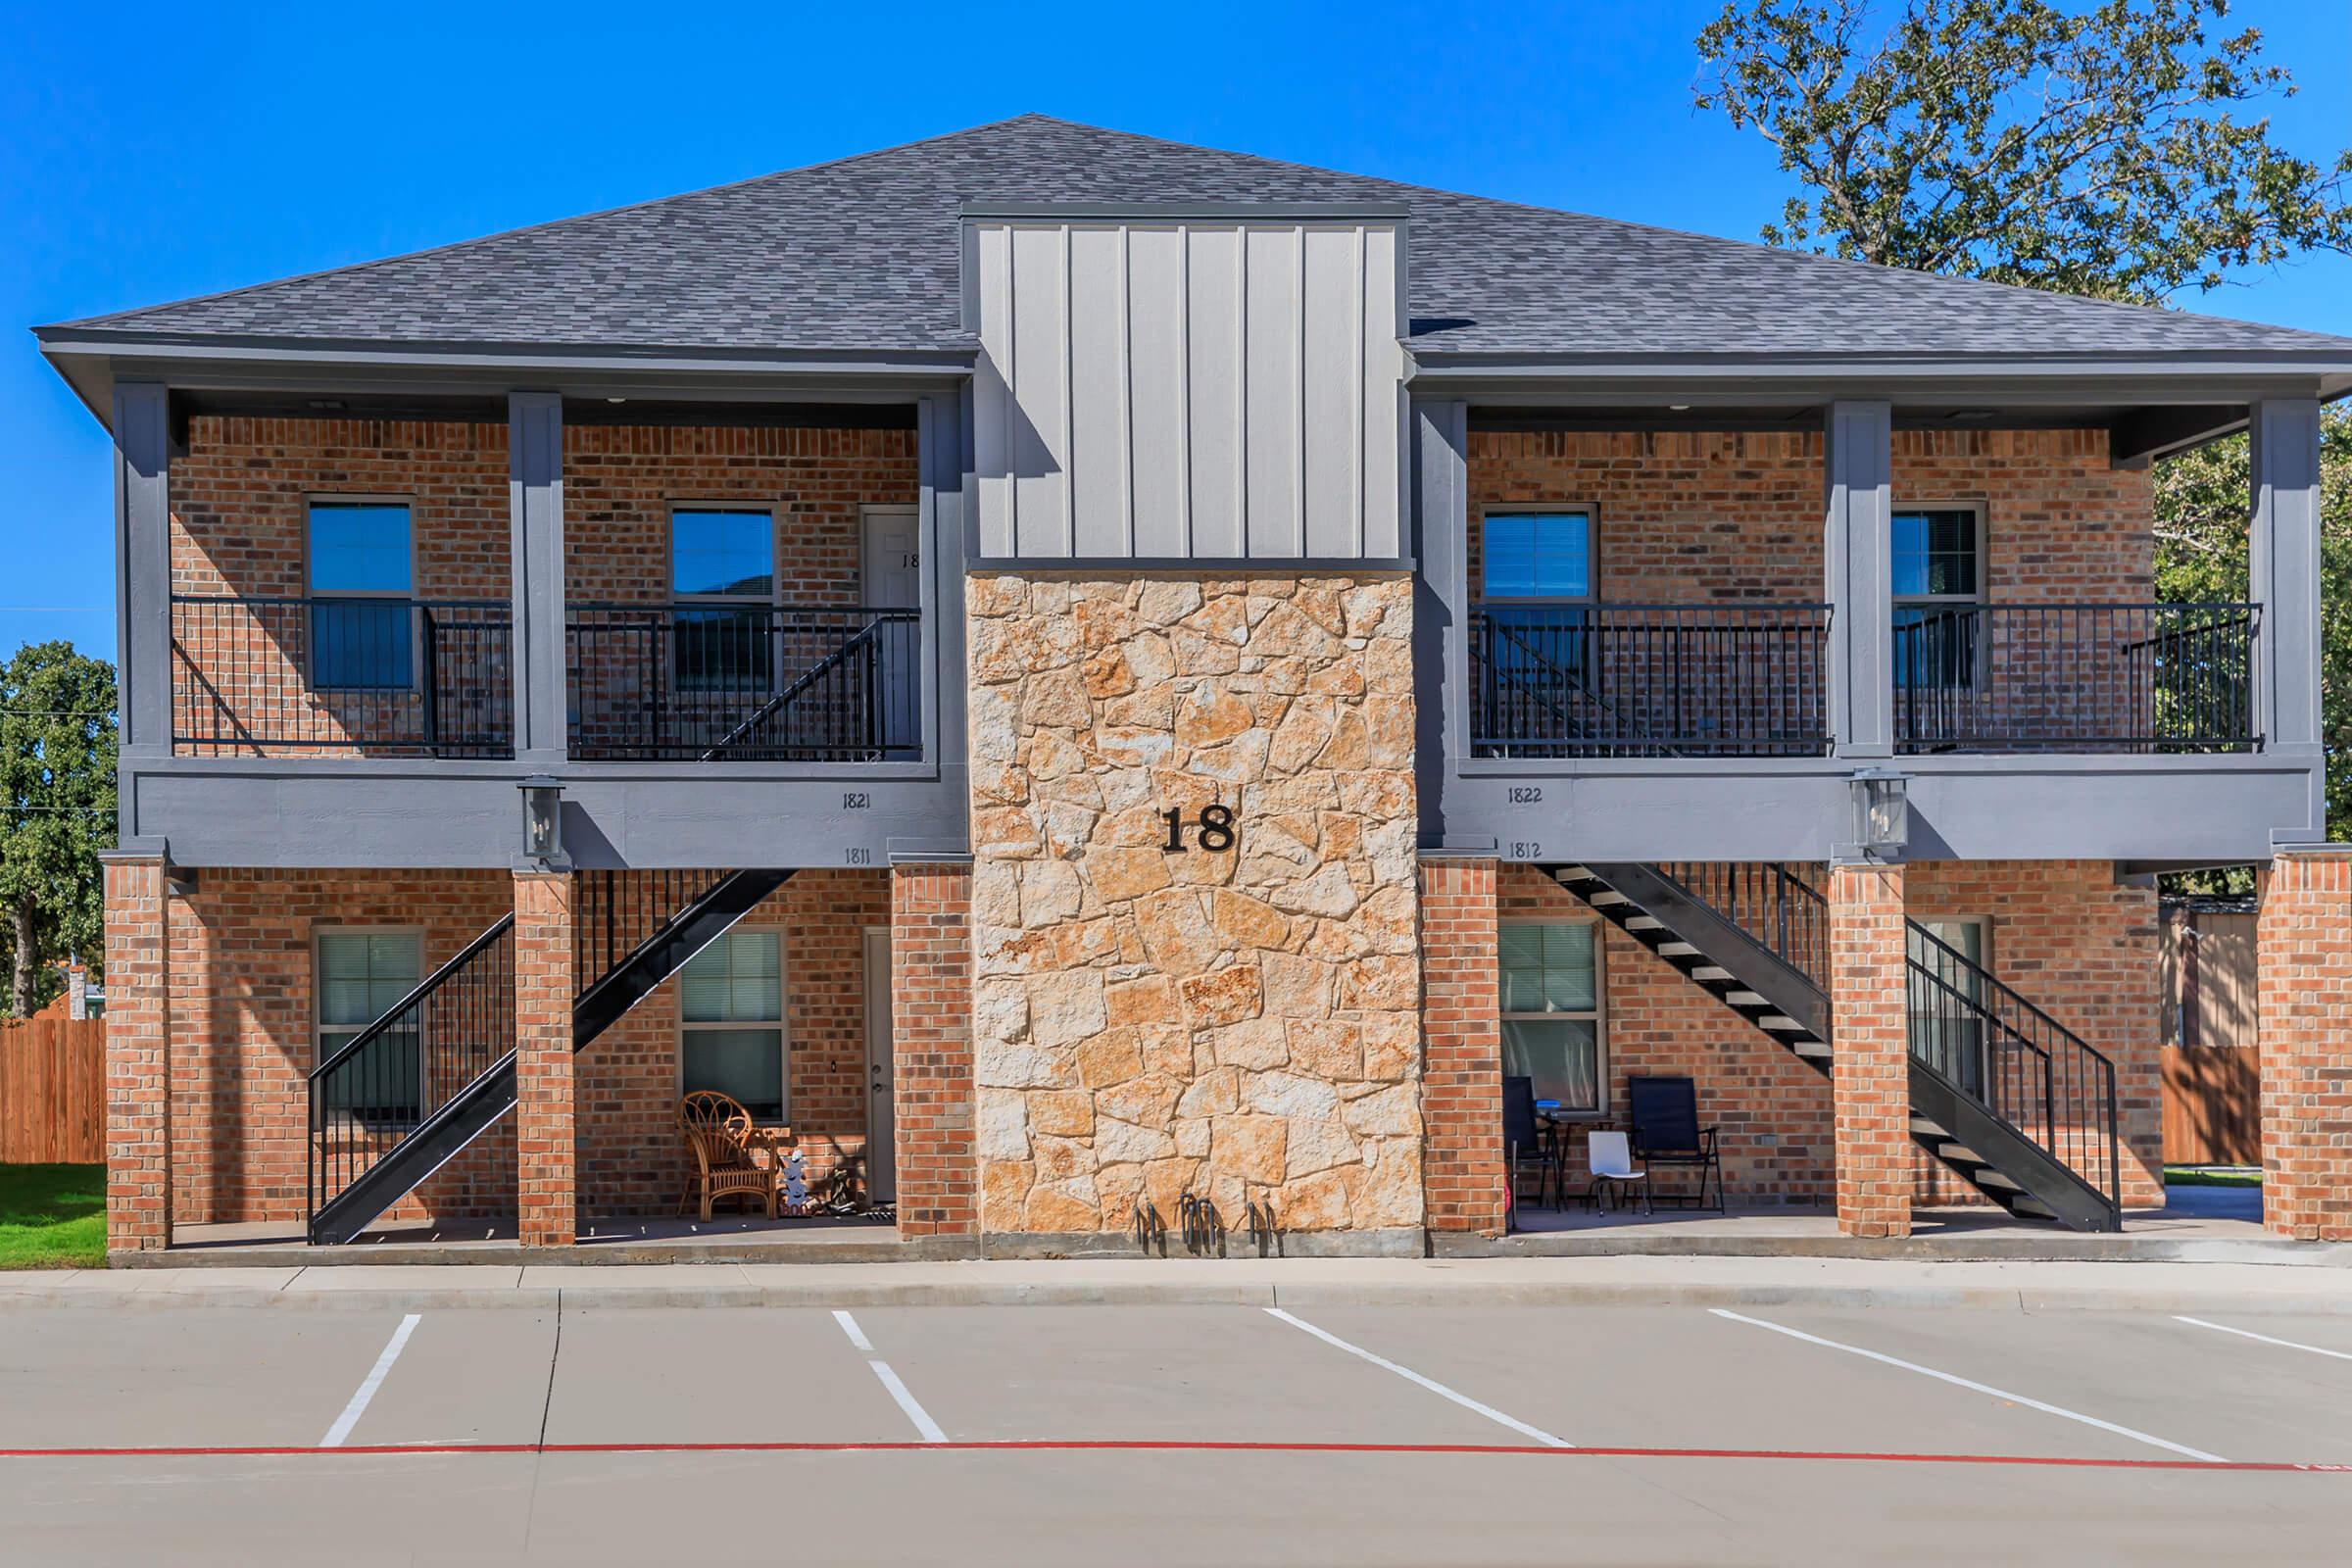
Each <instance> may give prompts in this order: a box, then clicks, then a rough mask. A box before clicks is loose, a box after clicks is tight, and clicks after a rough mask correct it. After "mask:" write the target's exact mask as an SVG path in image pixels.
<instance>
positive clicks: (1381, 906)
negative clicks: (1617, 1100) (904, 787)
mask: <svg viewBox="0 0 2352 1568" xmlns="http://www.w3.org/2000/svg"><path fill="white" fill-rule="evenodd" d="M1411 596H1412V584H1411V582H1410V580H1409V579H1408V578H1406V577H1404V576H1401V575H1394V574H1369V573H1367V574H1362V575H1345V576H1324V575H1316V576H1306V577H1298V576H1271V575H1269V576H1252V577H1247V578H1244V577H1206V578H1173V577H1151V578H1138V577H1136V576H1134V575H1132V574H1130V575H1122V576H1117V577H1098V576H1083V577H1081V576H1070V575H1053V576H1042V577H1023V576H1014V575H999V574H985V575H979V576H975V577H974V578H973V579H972V580H971V582H970V584H969V590H968V604H969V607H970V619H969V628H970V629H969V653H970V671H971V679H972V682H973V687H974V689H973V693H972V699H971V769H972V799H973V811H972V850H973V874H972V946H973V963H974V995H973V1008H972V1018H973V1068H974V1081H975V1083H976V1085H977V1086H978V1088H977V1092H978V1126H977V1140H976V1142H977V1146H978V1148H977V1152H978V1160H979V1166H980V1187H981V1224H982V1228H983V1229H984V1230H986V1231H992V1232H1028V1233H1045V1234H1057V1233H1071V1232H1093V1231H1104V1230H1109V1231H1116V1230H1122V1229H1124V1228H1125V1227H1126V1226H1127V1225H1128V1224H1129V1223H1130V1220H1131V1217H1132V1214H1133V1210H1134V1203H1135V1201H1136V1199H1137V1197H1138V1195H1139V1194H1141V1195H1146V1196H1148V1198H1149V1200H1150V1201H1151V1202H1152V1204H1153V1205H1154V1206H1155V1207H1157V1209H1158V1210H1159V1212H1160V1215H1161V1217H1162V1218H1163V1219H1165V1220H1167V1221H1168V1222H1169V1223H1170V1224H1171V1225H1173V1224H1174V1222H1175V1219H1176V1201H1177V1199H1178V1198H1179V1196H1180V1195H1182V1194H1183V1193H1185V1192H1186V1191H1188V1190H1190V1191H1194V1192H1199V1193H1202V1194H1205V1195H1206V1196H1208V1197H1209V1198H1210V1199H1211V1200H1213V1201H1214V1202H1215V1203H1216V1205H1217V1207H1218V1210H1219V1212H1220V1213H1221V1214H1223V1215H1224V1216H1225V1218H1226V1220H1227V1222H1228V1223H1229V1224H1232V1223H1236V1222H1237V1221H1238V1219H1239V1217H1240V1213H1241V1208H1242V1204H1243V1203H1244V1201H1246V1200H1270V1201H1272V1203H1273V1205H1274V1207H1275V1209H1276V1211H1277V1214H1278V1216H1279V1219H1280V1223H1281V1225H1282V1227H1283V1229H1284V1230H1285V1231H1287V1232H1292V1233H1299V1232H1317V1231H1341V1230H1353V1231H1367V1230H1385V1229H1396V1228H1402V1227H1417V1226H1419V1225H1420V1224H1421V1222H1422V1185H1421V1111H1420V1103H1419V1101H1420V1055H1421V1052H1420V1018H1419V1004H1420V982H1419V967H1418V956H1417V951H1416V941H1417V929H1416V928H1417V910H1416V869H1417V867H1416V860H1415V854H1414V835H1415V831H1416V828H1415V822H1416V816H1415V810H1414V802H1413V775H1412V763H1413V688H1412V642H1411V631H1412V627H1411V605H1412V597H1411ZM1212 805H1221V806H1224V807H1226V808H1228V809H1231V810H1232V812H1233V825H1234V831H1235V835H1236V837H1235V842H1234V846H1233V848H1231V849H1229V850H1226V851H1224V852H1223V853H1211V852H1208V851H1206V850H1203V849H1201V848H1198V847H1197V835H1198V831H1199V830H1198V827H1197V826H1196V825H1195V824H1196V823H1197V820H1198V815H1199V813H1200V811H1201V809H1203V808H1205V807H1208V806H1212ZM1172 808H1173V809H1180V810H1182V812H1183V813H1184V818H1185V822H1186V827H1185V829H1184V833H1185V842H1186V848H1185V849H1183V850H1181V851H1176V852H1170V851H1169V850H1167V849H1166V848H1165V844H1166V840H1167V836H1168V825H1167V822H1166V819H1165V818H1164V817H1163V816H1162V814H1161V813H1162V812H1164V811H1166V810H1168V809H1172Z"/></svg>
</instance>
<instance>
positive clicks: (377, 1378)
mask: <svg viewBox="0 0 2352 1568" xmlns="http://www.w3.org/2000/svg"><path fill="white" fill-rule="evenodd" d="M417 1322H418V1314H417V1313H415V1312H411V1313H410V1314H409V1315H408V1316H407V1317H404V1318H402V1319H401V1320H400V1327H398V1328H396V1329H394V1330H393V1331H392V1341H391V1343H390V1344H388V1345H386V1346H385V1347H384V1353H383V1354H381V1355H379V1356H377V1357H376V1358H375V1365H374V1366H373V1367H372V1368H371V1369H369V1371H368V1379H367V1381H366V1382H364V1383H362V1384H361V1385H360V1387H359V1391H358V1392H357V1393H355V1394H353V1395H352V1397H351V1402H350V1403H349V1404H347V1405H345V1406H344V1407H343V1413H342V1414H341V1415H339V1416H337V1417H335V1424H334V1425H333V1426H331V1427H328V1428H327V1429H326V1436H325V1437H323V1438H320V1439H319V1446H320V1447H321V1448H340V1447H341V1446H343V1440H344V1439H345V1438H348V1437H350V1436H351V1429H352V1428H353V1427H356V1426H358V1425H359V1424H360V1417H361V1416H362V1415H364V1414H366V1413H367V1410H368V1400H369V1399H372V1398H374V1397H375V1391H376V1390H378V1389H380V1388H382V1387H383V1386H384V1374H385V1373H387V1372H389V1371H391V1370H392V1363H393V1362H395V1361H397V1360H399V1359H400V1352H401V1349H402V1348H403V1347H405V1346H406V1345H407V1344H408V1343H409V1336H410V1335H412V1334H414V1333H416V1332H417Z"/></svg>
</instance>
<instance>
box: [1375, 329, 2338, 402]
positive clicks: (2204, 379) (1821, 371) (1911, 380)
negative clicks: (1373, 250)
mask: <svg viewBox="0 0 2352 1568" xmlns="http://www.w3.org/2000/svg"><path fill="white" fill-rule="evenodd" d="M1406 348H1407V349H1408V351H1409V352H1410V353H1411V355H1412V358H1413V363H1414V373H1413V381H1414V384H1415V386H1416V387H1422V388H1426V389H1431V390H1434V389H1436V388H1438V387H1440V386H1453V385H1460V386H1463V387H1464V388H1469V387H1473V386H1492V385H1495V384H1498V383H1507V382H1519V383H1525V384H1529V385H1534V386H1546V385H1564V384H1566V383H1574V382H1591V383H1595V384H1596V390H1598V391H1599V392H1601V394H1602V395H1604V396H1616V395H1619V393H1620V391H1621V390H1622V389H1624V388H1626V387H1627V386H1630V385H1633V384H1639V383H1644V382H1650V383H1660V384H1664V383H1670V382H1671V383H1691V384H1694V385H1700V384H1705V383H1719V384H1726V385H1743V386H1746V387H1754V386H1758V385H1764V384H1778V385H1782V386H1788V387H1796V386H1804V387H1821V386H1829V385H1853V384H1876V385H1885V386H1887V387H1889V388H1892V387H1897V386H1901V387H1943V388H1948V389H1955V390H1956V389H1957V388H1958V387H1959V386H1963V385H1964V386H1968V387H1983V386H1995V385H1998V384H2001V383H2029V382H2048V383H2064V382H2071V383H2075V384H2076V385H2078V386H2080V385H2089V384H2099V385H2105V386H2109V387H2113V388H2116V389H2119V390H2120V389H2122V388H2124V387H2127V386H2135V387H2153V386H2155V385H2157V384H2158V383H2166V382H2173V383H2181V384H2183V386H2184V387H2185V386H2186V385H2187V384H2189V383H2196V384H2197V385H2198V386H2199V387H2201V388H2202V390H2201V391H2200V393H2199V395H2200V396H2210V395H2211V389H2212V388H2213V387H2215V386H2216V385H2217V384H2220V383H2245V384H2247V385H2254V386H2260V387H2261V388H2263V389H2264V390H2266V391H2269V392H2270V393H2271V394H2272V395H2275V396H2276V395H2286V392H2287V388H2288V386H2289V385H2290V384H2299V385H2302V386H2305V387H2307V388H2308V389H2309V390H2307V391H2306V393H2305V394H2304V395H2307V396H2310V395H2317V396H2321V397H2338V396H2341V395H2343V394H2344V393H2345V392H2347V391H2352V341H2348V342H2346V343H2345V344H2343V345H2342V346H2341V347H2335V346H2330V345H2325V344H2323V345H2320V346H2316V347H2313V348H2309V349H2229V350H2190V351H2179V350H2176V351H2169V352H2164V353H2095V354H2094V353H2072V352H2069V353H2057V352H2053V353H2038V354H1982V355H1883V354H1869V355H1857V354H1772V355H1690V354H1525V353H1512V352H1509V351H1491V350H1449V349H1445V348H1439V347H1435V346H1431V347H1422V346H1417V345H1415V344H1413V343H1412V342H1411V341H1410V340H1409V339H1408V340H1407V343H1406Z"/></svg>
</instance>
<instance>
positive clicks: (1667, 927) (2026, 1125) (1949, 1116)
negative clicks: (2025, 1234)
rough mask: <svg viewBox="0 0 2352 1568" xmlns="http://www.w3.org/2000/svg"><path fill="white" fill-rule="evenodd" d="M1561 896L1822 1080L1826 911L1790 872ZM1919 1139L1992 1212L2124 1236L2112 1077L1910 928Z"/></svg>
mask: <svg viewBox="0 0 2352 1568" xmlns="http://www.w3.org/2000/svg"><path fill="white" fill-rule="evenodd" d="M1553 875H1554V877H1555V878H1556V879H1557V880H1558V881H1559V883H1560V885H1561V886H1562V887H1564V888H1566V889H1567V890H1568V891H1569V892H1571V893H1573V894H1575V895H1576V896H1577V897H1578V898H1580V899H1582V900H1584V901H1585V903H1587V904H1589V905H1591V906H1592V907H1593V909H1594V910H1595V911H1596V912H1597V913H1598V914H1599V915H1600V916H1601V917H1602V918H1603V919H1605V920H1607V921H1609V922H1610V923H1611V924H1613V925H1615V926H1617V927H1618V928H1619V929H1620V930H1622V931H1624V932H1625V933H1626V935H1628V936H1629V937H1631V938H1633V939H1634V940H1635V941H1636V942H1639V943H1640V944H1642V946H1643V947H1644V948H1647V949H1648V950H1649V951H1650V952H1652V953H1654V954H1656V955H1657V956H1658V957H1659V958H1661V959H1662V960H1664V961H1665V962H1666V963H1667V964H1669V965H1671V966H1672V967H1673V968H1675V969H1677V970H1680V971H1681V972H1682V973H1683V974H1684V975H1686V976H1688V977H1689V978H1690V980H1691V983H1692V984H1694V985H1696V986H1698V987H1699V988H1700V989H1702V990H1704V991H1706V992H1708V993H1709V994H1711V995H1713V996H1714V997H1716V998H1717V999H1718V1000H1720V1001H1721V1002H1722V1003H1723V1004H1724V1005H1725V1006H1726V1007H1728V1008H1730V1009H1731V1010H1732V1011H1733V1012H1735V1013H1737V1014H1739V1015H1740V1017H1741V1018H1743V1019H1745V1020H1746V1021H1747V1022H1748V1023H1749V1024H1751V1025H1753V1026H1754V1027H1755V1028H1756V1029H1758V1030H1760V1031H1762V1032H1763V1034H1764V1035H1765V1036H1766V1037H1767V1038H1769V1039H1772V1040H1775V1041H1777V1042H1779V1043H1780V1044H1781V1045H1782V1046H1783V1047H1785V1048H1786V1049H1787V1050H1789V1052H1791V1053H1793V1054H1795V1055H1796V1057H1797V1058H1798V1059H1799V1060H1800V1061H1803V1062H1804V1063H1805V1064H1806V1065H1808V1066H1810V1067H1812V1068H1813V1069H1814V1070H1815V1071H1817V1072H1820V1073H1821V1074H1823V1075H1824V1076H1825V1077H1826V1076H1828V1075H1829V1074H1830V1073H1831V1072H1832V1071H1833V1070H1834V1066H1833V1064H1834V1062H1835V1060H1836V1040H1835V1038H1834V1028H1833V1023H1834V1020H1833V1019H1832V1017H1831V1014H1830V1003H1829V994H1828V979H1829V911H1828V907H1827V905H1826V902H1825V901H1824V900H1823V898H1822V895H1821V893H1820V891H1819V890H1818V889H1816V888H1815V887H1813V886H1812V885H1811V884H1810V883H1809V882H1807V881H1806V880H1805V879H1804V878H1803V877H1802V876H1801V875H1799V874H1798V873H1797V872H1796V871H1794V870H1792V869H1790V868H1789V867H1788V866H1783V865H1775V864H1769V863H1764V864H1754V863H1737V864H1727V863H1714V862H1677V863H1667V864H1657V865H1648V864H1635V863H1610V864H1589V865H1569V866H1559V867H1555V868H1554V869H1553ZM1908 940H1909V952H1908V955H1907V965H1906V967H1907V971H1908V980H1909V989H1908V998H1907V1000H1908V1004H1909V1011H1910V1018H1911V1046H1910V1054H1911V1068H1910V1094H1911V1136H1912V1140H1913V1142H1915V1143H1916V1144H1917V1145H1918V1146H1919V1147H1920V1148H1921V1149H1923V1150H1925V1151H1927V1152H1928V1153H1930V1154H1931V1155H1933V1156H1935V1157H1936V1159H1937V1160H1940V1161H1941V1162H1942V1163H1943V1164H1944V1165H1945V1166H1946V1167H1948V1168H1949V1169H1951V1170H1952V1171H1954V1172H1955V1173H1957V1174H1958V1175H1959V1176H1960V1177H1961V1178H1962V1179H1963V1180H1965V1181H1967V1182H1968V1183H1969V1184H1970V1186H1972V1187H1974V1188H1975V1189H1976V1190H1977V1191H1978V1192H1979V1193H1982V1194H1983V1195H1984V1196H1985V1198H1987V1199H1989V1200H1990V1201H1993V1202H1995V1203H1997V1204H1999V1205H2000V1206H2001V1207H2002V1208H2004V1209H2006V1210H2007V1211H2008V1212H2010V1213H2011V1214H2014V1215H2017V1216H2018V1217H2020V1218H2025V1219H2041V1220H2054V1221H2057V1222H2058V1223H2061V1224H2064V1225H2067V1226H2070V1227H2072V1228H2073V1229H2075V1230H2079V1231H2113V1230H2120V1229H2122V1227H2123V1208H2122V1203H2121V1201H2120V1198H2119V1196H2118V1195H2119V1194H2120V1192H2121V1185H2120V1183H2121V1152H2120V1146H2119V1140H2118V1137H2117V1132H2116V1108H2115V1067H2114V1064H2113V1063H2112V1062H2111V1061H2109V1060H2108V1058H2107V1057H2105V1056H2103V1055H2101V1054H2099V1053H2098V1052H2096V1051H2094V1050H2092V1049H2091V1048H2090V1046H2089V1045H2087V1044H2086V1043H2084V1042H2083V1041H2082V1039H2080V1038H2079V1037H2077V1036H2076V1035H2074V1034H2072V1033H2071V1032H2069V1031H2068V1030H2066V1029H2065V1028H2064V1027H2062V1026H2061V1025H2059V1024H2058V1023H2057V1022H2056V1021H2055V1020H2053V1019H2051V1018H2050V1017H2049V1015H2048V1014H2046V1013H2044V1012H2042V1011H2041V1010H2040V1009H2039V1008H2037V1007H2034V1005H2032V1004H2031V1003H2029V1002H2027V1001H2026V1000H2025V999H2024V998H2023V997H2020V996H2019V995H2018V994H2017V993H2016V992H2015V991H2013V990H2011V989H2010V988H2009V987H2007V986H2005V985H2002V984H2001V983H2000V982H1999V981H1998V980H1996V979H1994V978H1993V976H1992V975H1991V974H1989V973H1987V972H1986V971H1985V969H1983V968H1982V967H1981V966H1979V965H1977V964H1975V963H1973V962H1971V961H1970V960H1969V959H1968V958H1966V957H1965V956H1962V955H1961V954H1959V953H1958V952H1956V951H1954V950H1953V949H1951V948H1950V947H1948V946H1946V945H1945V944H1943V943H1941V942H1939V941H1937V940H1936V937H1935V936H1934V934H1933V933H1931V932H1930V931H1928V930H1927V928H1926V927H1924V926H1922V925H1920V924H1919V922H1917V921H1911V922H1909V923H1908Z"/></svg>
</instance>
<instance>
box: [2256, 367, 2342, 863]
mask: <svg viewBox="0 0 2352 1568" xmlns="http://www.w3.org/2000/svg"><path fill="white" fill-rule="evenodd" d="M2249 415H2250V417H2249V421H2248V425H2249V429H2250V431H2251V433H2252V440H2251V442H2250V443H2249V445H2250V448H2251V456H2252V490H2253V496H2252V501H2253V515H2252V520H2251V522H2250V524H2249V534H2250V537H2249V538H2248V541H2247V543H2248V573H2247V581H2248V584H2249V587H2250V591H2251V593H2252V596H2253V599H2254V601H2255V603H2257V604H2259V605H2260V606H2261V607H2262V629H2261V633H2260V641H2259V642H2258V644H2257V647H2258V648H2259V650H2260V654H2259V658H2258V662H2257V666H2256V667H2257V671H2258V673H2257V675H2256V677H2255V685H2256V698H2255V721H2256V722H2257V723H2258V724H2259V725H2260V726H2261V729H2262V736H2263V749H2264V750H2265V751H2266V752H2269V753H2271V754H2273V755H2275V756H2278V757H2280V758H2282V759H2293V760H2301V761H2307V762H2308V763H2309V765H2310V767H2311V813H2310V817H2309V820H2308V822H2307V824H2306V831H2305V832H2303V833H2292V832H2285V831H2282V832H2281V833H2280V834H2279V839H2280V841H2281V842H2291V841H2292V840H2294V839H2297V838H2303V837H2310V838H2320V837H2324V836H2325V834H2326V823H2327V756H2326V752H2325V750H2324V748H2323V745H2322V740H2321V737H2322V719H2321V708H2320V641H2321V635H2322V632H2321V620H2320V405H2319V400H2318V399H2316V398H2273V399H2268V400H2266V401H2264V402H2261V403H2257V404H2255V405H2254V406H2253V408H2252V409H2251V410H2250V411H2249Z"/></svg>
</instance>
